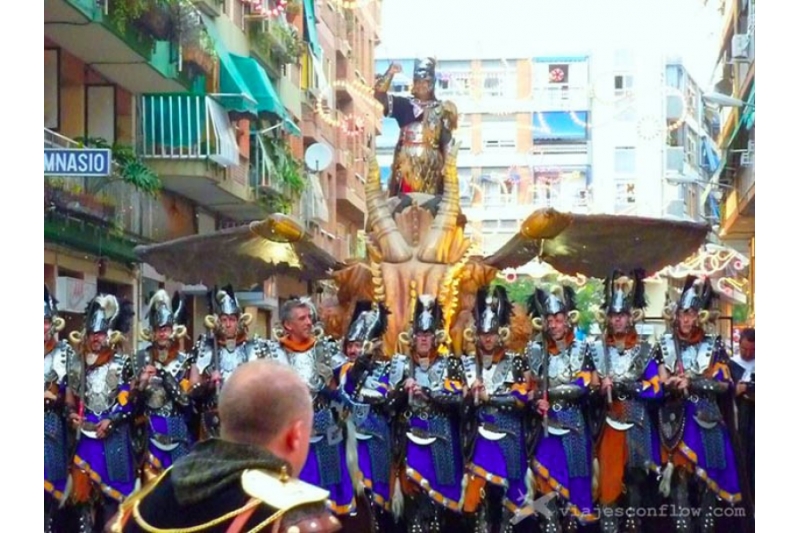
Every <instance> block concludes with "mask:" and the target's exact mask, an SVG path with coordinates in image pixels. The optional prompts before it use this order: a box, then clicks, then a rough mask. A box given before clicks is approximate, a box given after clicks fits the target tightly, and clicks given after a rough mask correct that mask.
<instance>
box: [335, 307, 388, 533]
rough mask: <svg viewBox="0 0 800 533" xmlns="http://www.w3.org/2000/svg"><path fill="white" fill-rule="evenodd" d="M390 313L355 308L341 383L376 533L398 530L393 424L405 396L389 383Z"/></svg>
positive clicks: (358, 480)
mask: <svg viewBox="0 0 800 533" xmlns="http://www.w3.org/2000/svg"><path fill="white" fill-rule="evenodd" d="M388 314H389V312H388V311H387V310H386V308H385V307H384V306H383V305H382V304H372V303H371V302H368V301H360V302H358V303H357V304H356V307H355V310H354V311H353V319H352V320H351V322H350V327H349V329H348V331H347V336H346V337H345V340H344V350H345V354H347V358H348V362H347V363H345V365H344V366H343V367H342V371H341V375H342V377H341V379H340V387H341V390H342V392H343V395H344V398H345V401H346V409H347V411H348V412H349V413H350V417H349V419H350V421H352V424H353V425H352V430H353V432H354V436H355V439H356V441H357V446H358V473H357V477H356V487H357V489H358V491H359V492H361V491H362V490H363V491H365V492H366V495H367V498H368V499H369V502H370V504H371V509H370V518H371V522H372V529H373V530H374V531H375V532H385V531H392V530H393V526H394V520H393V518H392V516H391V503H392V500H391V496H392V494H391V491H392V479H393V478H392V468H391V467H392V431H391V421H392V420H393V418H394V415H395V411H396V409H397V404H398V401H399V400H401V399H402V392H400V393H398V391H395V390H394V389H393V388H392V387H391V385H390V384H389V371H390V364H389V363H390V362H389V360H387V359H385V358H383V357H382V338H383V335H384V333H385V332H386V324H387V315H388ZM348 430H350V428H348ZM348 459H349V457H348Z"/></svg>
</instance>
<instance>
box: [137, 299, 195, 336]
mask: <svg viewBox="0 0 800 533" xmlns="http://www.w3.org/2000/svg"><path fill="white" fill-rule="evenodd" d="M187 312H188V309H187V305H186V299H185V298H184V296H183V295H181V294H180V293H179V292H178V291H175V293H174V294H173V295H172V300H171V301H170V298H169V294H168V293H167V291H165V290H164V289H159V290H158V291H156V293H155V294H154V295H153V297H152V298H150V303H149V305H148V308H147V325H148V327H147V328H142V331H141V333H140V336H141V338H142V339H143V340H145V341H153V340H154V339H155V332H156V330H158V329H159V328H162V327H164V326H173V331H172V339H180V338H182V337H185V336H186V319H187Z"/></svg>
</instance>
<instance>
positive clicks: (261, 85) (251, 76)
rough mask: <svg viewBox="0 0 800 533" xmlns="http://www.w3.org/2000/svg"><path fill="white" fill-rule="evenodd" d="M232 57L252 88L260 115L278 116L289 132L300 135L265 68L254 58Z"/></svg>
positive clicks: (232, 55)
mask: <svg viewBox="0 0 800 533" xmlns="http://www.w3.org/2000/svg"><path fill="white" fill-rule="evenodd" d="M230 57H231V59H232V60H233V63H234V65H236V68H237V69H238V71H239V73H240V74H241V75H242V77H243V78H244V80H245V81H246V83H247V86H248V87H249V88H250V92H251V94H252V95H253V97H254V98H255V100H256V109H257V110H258V113H259V114H260V113H273V114H275V115H277V116H278V117H280V118H281V119H282V120H283V122H284V126H285V127H286V129H287V131H289V132H290V133H292V134H294V135H300V128H298V127H297V125H296V124H295V123H294V122H292V120H291V117H290V116H289V113H288V112H287V111H286V108H285V107H284V106H283V103H282V102H281V98H280V96H278V92H277V91H276V90H275V87H274V86H273V85H272V81H271V80H270V79H269V76H267V72H266V71H265V70H264V67H262V66H261V65H259V64H258V61H256V60H255V59H253V58H252V57H244V56H237V55H235V54H230Z"/></svg>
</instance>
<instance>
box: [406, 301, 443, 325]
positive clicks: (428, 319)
mask: <svg viewBox="0 0 800 533" xmlns="http://www.w3.org/2000/svg"><path fill="white" fill-rule="evenodd" d="M443 318H444V317H443V313H442V307H441V305H440V304H439V302H438V301H437V300H436V297H435V296H432V295H430V294H420V295H419V296H418V297H417V304H416V306H415V307H414V325H413V333H414V334H417V333H436V331H437V330H439V329H441V327H442V320H443Z"/></svg>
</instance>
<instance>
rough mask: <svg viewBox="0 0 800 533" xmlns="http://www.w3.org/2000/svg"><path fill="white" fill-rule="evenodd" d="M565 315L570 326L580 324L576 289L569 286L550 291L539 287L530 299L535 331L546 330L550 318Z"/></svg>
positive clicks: (530, 314)
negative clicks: (546, 322) (545, 322)
mask: <svg viewBox="0 0 800 533" xmlns="http://www.w3.org/2000/svg"><path fill="white" fill-rule="evenodd" d="M559 313H563V314H565V315H566V316H567V318H569V323H570V326H574V325H575V324H577V323H578V319H579V318H580V316H581V313H580V311H578V309H577V305H576V296H575V289H573V288H572V287H570V286H569V285H556V286H554V287H552V288H551V289H550V290H549V291H546V290H545V289H542V288H540V287H537V288H536V290H534V291H533V294H531V295H530V297H528V316H530V317H531V323H532V324H533V327H534V329H536V330H538V331H541V330H542V329H544V321H545V320H546V319H547V317H548V316H552V315H557V314H559Z"/></svg>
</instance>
